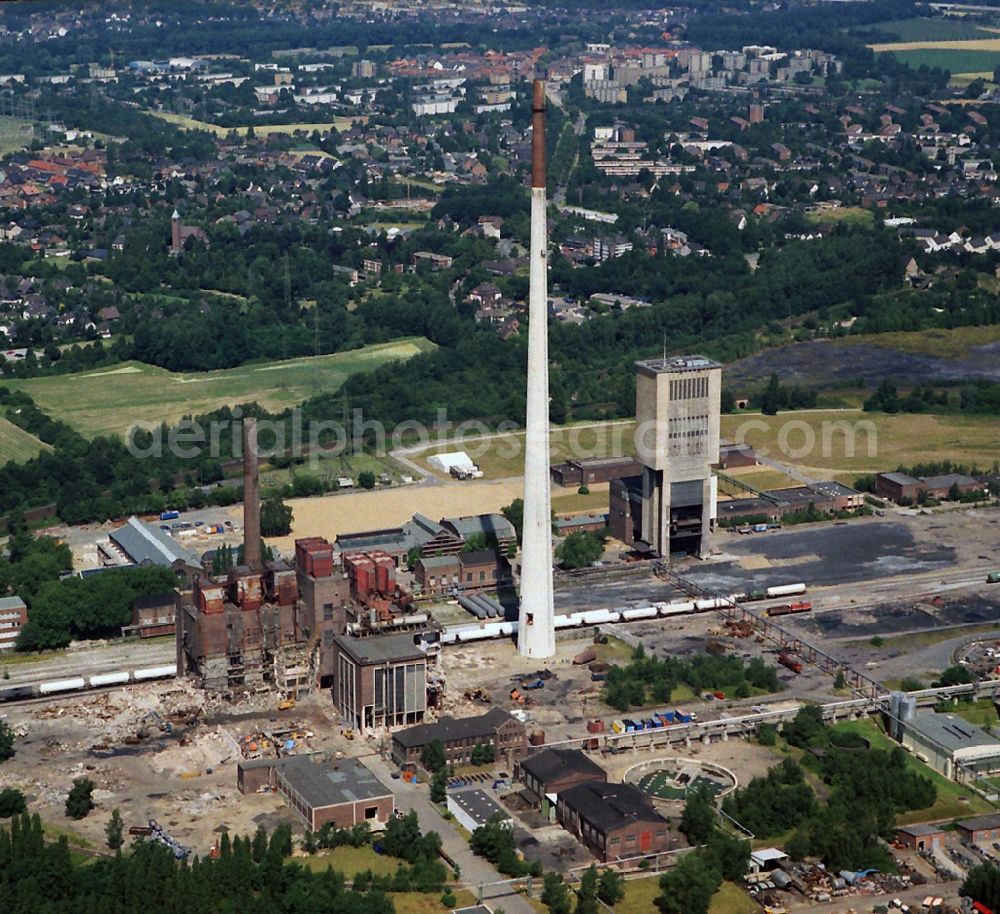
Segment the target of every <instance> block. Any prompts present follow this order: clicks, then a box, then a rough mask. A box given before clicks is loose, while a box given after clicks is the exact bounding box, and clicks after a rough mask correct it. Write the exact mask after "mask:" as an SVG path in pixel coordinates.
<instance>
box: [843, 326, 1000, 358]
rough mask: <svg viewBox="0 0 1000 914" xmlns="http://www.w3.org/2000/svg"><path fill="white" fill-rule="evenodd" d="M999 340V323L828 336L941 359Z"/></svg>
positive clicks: (845, 344)
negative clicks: (836, 336)
mask: <svg viewBox="0 0 1000 914" xmlns="http://www.w3.org/2000/svg"><path fill="white" fill-rule="evenodd" d="M998 340H1000V325H998V324H991V325H988V326H985V327H955V328H954V329H951V330H945V329H940V330H913V331H910V330H902V331H899V332H897V333H872V334H859V335H858V336H844V337H839V338H837V339H833V340H831V341H830V342H831V344H832V345H834V346H841V347H844V348H850V347H851V346H856V345H858V344H859V343H865V344H868V345H871V346H883V347H885V348H887V349H895V350H896V351H898V352H912V353H914V354H915V355H933V356H938V357H940V358H943V359H961V358H965V357H966V356H968V355H969V354H970V353H971V352H972V350H973V349H975V348H976V347H977V346H987V345H989V344H990V343H995V342H997V341H998Z"/></svg>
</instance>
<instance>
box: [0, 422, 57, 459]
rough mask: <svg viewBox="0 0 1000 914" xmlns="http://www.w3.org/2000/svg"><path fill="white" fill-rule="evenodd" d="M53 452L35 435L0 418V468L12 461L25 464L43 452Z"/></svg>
mask: <svg viewBox="0 0 1000 914" xmlns="http://www.w3.org/2000/svg"><path fill="white" fill-rule="evenodd" d="M51 450H52V448H50V447H49V446H48V445H47V444H43V443H42V442H41V441H39V440H38V439H37V438H36V437H35V436H34V435H31V434H29V433H28V432H26V431H25V430H24V429H23V428H20V427H19V426H17V425H14V423H13V422H11V421H10V420H9V419H5V418H3V416H0V466H3V465H4V464H5V463H9V462H10V461H14V462H15V463H23V462H24V461H25V460H31V458H32V457H37V456H38V455H39V454H40V453H41V452H42V451H51Z"/></svg>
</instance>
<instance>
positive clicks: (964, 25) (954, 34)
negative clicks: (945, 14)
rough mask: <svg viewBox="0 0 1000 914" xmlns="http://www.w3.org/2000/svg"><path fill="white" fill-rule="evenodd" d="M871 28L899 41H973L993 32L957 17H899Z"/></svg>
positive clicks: (877, 23)
mask: <svg viewBox="0 0 1000 914" xmlns="http://www.w3.org/2000/svg"><path fill="white" fill-rule="evenodd" d="M871 28H873V29H878V30H879V31H880V32H885V33H886V34H887V35H895V36H896V40H897V41H972V40H974V39H977V38H988V37H989V36H990V34H991V32H990V30H989V29H984V28H981V27H980V26H977V25H975V24H974V23H972V22H963V21H960V20H956V19H899V20H891V21H889V22H876V23H873V24H872V26H871Z"/></svg>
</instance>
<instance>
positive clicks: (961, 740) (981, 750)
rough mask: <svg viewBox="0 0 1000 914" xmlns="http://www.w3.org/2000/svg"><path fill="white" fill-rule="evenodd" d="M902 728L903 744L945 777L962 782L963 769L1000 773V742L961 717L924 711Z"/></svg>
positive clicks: (905, 722)
mask: <svg viewBox="0 0 1000 914" xmlns="http://www.w3.org/2000/svg"><path fill="white" fill-rule="evenodd" d="M900 726H901V739H900V742H901V743H902V744H903V745H904V746H905V747H906V748H907V749H910V750H911V751H912V752H913V754H914V755H916V756H917V757H918V758H919V759H920V760H921V761H923V762H926V763H927V764H928V765H930V766H931V767H932V768H933V769H934V770H935V771H939V772H941V774H943V775H944V776H945V777H948V778H955V779H956V780H960V779H961V770H960V768H959V766H961V767H962V768H965V769H966V770H973V771H976V772H978V773H979V774H982V775H992V774H995V773H997V772H1000V739H997V738H996V737H995V736H992V735H991V734H989V733H987V732H986V730H984V729H983V728H982V727H977V726H976V725H975V724H970V723H969V722H968V721H966V720H963V719H962V718H961V717H959V716H958V715H957V714H937V713H935V712H934V711H924V712H922V713H920V714H917V715H915V716H913V717H911V718H909V719H904V720H903V721H901V723H900Z"/></svg>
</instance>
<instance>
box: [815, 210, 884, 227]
mask: <svg viewBox="0 0 1000 914" xmlns="http://www.w3.org/2000/svg"><path fill="white" fill-rule="evenodd" d="M806 219H807V220H808V221H809V222H811V223H812V224H813V225H819V224H820V223H823V222H844V223H846V224H848V225H863V226H870V225H872V224H873V223H874V222H875V217H874V216H873V215H872V212H871V210H868V209H865V208H864V207H861V206H838V207H830V208H824V209H817V210H812V211H810V212H808V213H806Z"/></svg>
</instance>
